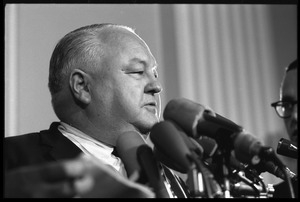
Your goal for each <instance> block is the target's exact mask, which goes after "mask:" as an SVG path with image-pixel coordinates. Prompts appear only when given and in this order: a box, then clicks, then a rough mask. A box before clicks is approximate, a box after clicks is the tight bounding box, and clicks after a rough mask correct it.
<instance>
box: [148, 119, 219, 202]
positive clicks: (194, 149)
mask: <svg viewBox="0 0 300 202" xmlns="http://www.w3.org/2000/svg"><path fill="white" fill-rule="evenodd" d="M150 138H151V140H152V142H153V143H154V146H155V150H154V151H155V155H156V156H157V158H158V159H159V160H160V161H161V162H162V163H164V164H165V165H167V166H168V167H170V168H172V169H174V170H177V171H179V172H182V173H188V179H187V184H188V187H189V189H190V192H191V193H192V194H193V195H199V196H200V195H202V194H204V191H205V192H206V194H207V196H208V197H209V198H213V197H214V196H220V193H221V192H222V191H221V188H220V186H219V184H218V183H217V182H216V181H215V179H214V176H213V174H212V173H211V171H210V170H209V168H208V166H207V165H205V164H204V163H202V161H201V160H199V157H200V158H201V157H202V154H203V148H202V147H201V146H200V144H198V142H196V141H195V140H194V139H192V138H190V137H188V136H187V135H185V134H184V132H183V131H182V130H181V129H180V127H178V126H177V125H176V124H175V123H174V122H172V121H161V122H159V123H156V124H155V125H154V126H153V127H152V129H151V132H150ZM195 168H197V169H198V171H201V172H200V173H202V177H200V176H199V173H198V172H197V171H196V170H195ZM195 171H196V172H195ZM200 178H201V179H200ZM202 183H204V184H205V188H203V184H202Z"/></svg>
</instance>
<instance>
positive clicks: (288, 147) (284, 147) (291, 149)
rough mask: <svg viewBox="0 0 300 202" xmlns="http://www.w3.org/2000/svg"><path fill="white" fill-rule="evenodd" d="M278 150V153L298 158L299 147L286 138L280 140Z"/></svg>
mask: <svg viewBox="0 0 300 202" xmlns="http://www.w3.org/2000/svg"><path fill="white" fill-rule="evenodd" d="M276 151H277V154H280V155H283V156H287V157H290V158H294V159H298V147H297V146H295V145H294V144H292V142H291V141H289V140H287V139H285V138H281V139H280V140H279V142H278V145H277V150H276Z"/></svg>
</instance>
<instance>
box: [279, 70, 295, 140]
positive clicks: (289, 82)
mask: <svg viewBox="0 0 300 202" xmlns="http://www.w3.org/2000/svg"><path fill="white" fill-rule="evenodd" d="M297 71H298V70H297V69H292V70H290V71H288V72H287V74H286V75H285V78H284V80H283V83H282V89H281V95H280V96H281V98H280V100H282V101H295V100H298V93H297V92H298V87H297V80H298V76H297ZM297 108H298V105H297V104H296V105H295V106H294V109H293V113H292V116H291V117H289V118H286V119H284V123H285V126H286V129H287V132H288V135H289V137H290V140H291V141H292V142H293V143H294V144H296V145H297V142H298V126H297V125H298V114H297Z"/></svg>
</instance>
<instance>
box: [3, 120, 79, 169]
mask: <svg viewBox="0 0 300 202" xmlns="http://www.w3.org/2000/svg"><path fill="white" fill-rule="evenodd" d="M58 125H59V122H53V123H52V124H51V126H50V128H49V129H48V130H42V131H40V132H37V133H30V134H25V135H20V136H13V137H7V138H4V169H5V171H7V170H11V169H14V168H18V167H21V166H28V165H34V164H42V163H46V162H52V161H58V160H63V159H70V158H75V157H77V156H78V155H79V154H80V153H81V150H80V149H79V148H78V147H77V146H76V145H74V144H73V143H72V142H71V141H70V140H69V139H67V138H66V137H65V136H63V135H62V134H61V133H60V131H59V130H58V129H57V127H58Z"/></svg>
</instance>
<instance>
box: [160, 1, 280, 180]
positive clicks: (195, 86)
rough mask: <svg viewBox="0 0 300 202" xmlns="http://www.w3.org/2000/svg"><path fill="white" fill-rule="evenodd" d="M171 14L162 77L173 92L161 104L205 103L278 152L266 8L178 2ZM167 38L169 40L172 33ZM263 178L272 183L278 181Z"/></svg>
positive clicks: (271, 46)
mask: <svg viewBox="0 0 300 202" xmlns="http://www.w3.org/2000/svg"><path fill="white" fill-rule="evenodd" d="M168 10H169V11H170V8H163V10H162V12H165V11H168ZM172 15H173V16H171V18H170V20H169V22H168V23H173V24H174V27H173V30H174V36H173V37H174V44H175V45H173V46H174V47H169V49H168V50H165V51H164V52H165V54H169V53H166V52H167V51H174V55H175V56H174V57H173V58H172V60H174V61H171V60H170V59H169V61H165V64H164V66H166V68H165V67H164V69H166V70H165V72H164V77H165V79H166V83H167V82H168V81H169V82H172V83H173V84H174V85H173V88H174V87H175V88H177V90H174V89H172V90H171V91H172V92H173V94H171V93H169V94H168V92H166V94H167V96H166V97H165V98H164V102H165V103H167V102H168V100H170V99H173V98H174V96H175V97H185V98H188V99H191V100H193V101H195V102H198V103H200V104H204V105H208V106H210V107H211V108H212V109H213V110H214V111H215V112H216V113H218V114H220V115H222V116H224V117H226V118H228V119H230V120H232V121H234V122H235V123H237V124H239V125H241V126H243V127H244V128H245V129H246V130H248V131H249V132H251V133H252V134H253V135H255V136H257V137H258V138H259V139H260V140H261V141H262V142H263V143H265V144H266V145H270V144H271V145H270V146H272V147H273V148H275V149H276V145H274V144H276V143H277V141H278V140H279V138H280V136H281V137H282V136H283V135H282V134H280V136H279V137H275V136H274V135H276V133H274V132H275V131H278V130H281V129H282V128H284V126H283V123H282V121H281V120H280V119H279V118H278V117H277V116H276V114H275V112H274V111H273V109H272V108H271V107H270V102H271V101H273V100H274V95H277V94H279V89H278V88H275V87H274V86H278V79H277V78H276V77H275V75H276V71H274V67H275V66H276V64H275V63H276V58H275V57H276V56H275V54H274V51H273V49H274V47H273V44H272V28H271V27H270V26H271V15H270V5H221V4H220V5H213V4H212V5H198V4H195V5H191V4H187V5H182V4H178V5H173V6H172ZM166 17H167V16H166ZM172 18H173V19H172ZM162 23H163V24H162V26H167V27H168V29H170V27H171V25H170V24H167V23H166V22H165V23H164V22H162ZM171 28H172V27H171ZM165 38H166V40H170V38H172V33H171V31H170V30H169V34H168V35H167V36H166V37H165ZM165 45H166V44H165ZM169 46H170V45H169ZM173 49H174V50H173ZM166 60H168V59H166ZM170 64H171V65H172V67H168V65H170ZM172 71H175V72H177V73H172ZM166 88H167V89H165V90H166V91H168V90H170V89H171V88H172V87H171V85H169V86H168V85H167V86H166ZM272 135H273V137H272ZM270 139H273V141H272V140H271V141H269V140H270ZM272 144H273V145H272ZM264 175H265V174H263V176H264ZM264 178H265V180H266V182H270V183H274V182H276V181H278V180H279V179H278V178H276V177H273V176H270V175H266V176H264Z"/></svg>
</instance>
